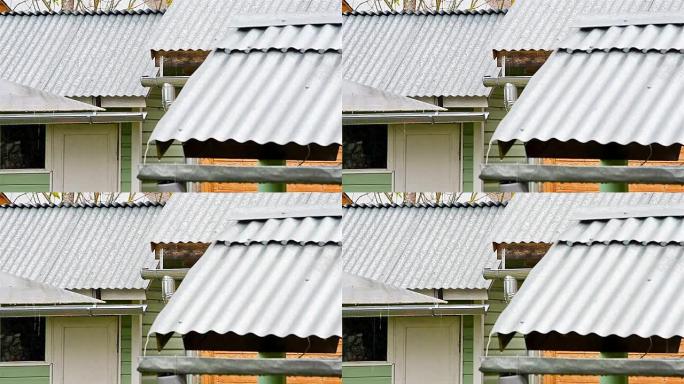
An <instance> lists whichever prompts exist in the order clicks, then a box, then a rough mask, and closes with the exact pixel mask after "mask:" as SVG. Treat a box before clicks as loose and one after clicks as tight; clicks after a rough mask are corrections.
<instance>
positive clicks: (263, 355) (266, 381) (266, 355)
mask: <svg viewBox="0 0 684 384" xmlns="http://www.w3.org/2000/svg"><path fill="white" fill-rule="evenodd" d="M259 358H260V359H278V358H281V359H282V358H285V352H259ZM286 381H287V379H286V377H285V376H273V375H271V376H259V379H258V380H257V383H258V384H285V382H286Z"/></svg>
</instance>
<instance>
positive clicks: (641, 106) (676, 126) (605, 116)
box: [492, 18, 684, 157]
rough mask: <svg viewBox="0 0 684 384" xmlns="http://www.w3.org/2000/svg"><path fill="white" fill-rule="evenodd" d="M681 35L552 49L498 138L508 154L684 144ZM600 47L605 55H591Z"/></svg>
mask: <svg viewBox="0 0 684 384" xmlns="http://www.w3.org/2000/svg"><path fill="white" fill-rule="evenodd" d="M683 20H684V18H683ZM679 30H681V27H670V26H668V25H657V26H656V25H650V26H644V27H629V26H627V27H611V28H592V29H582V30H580V31H579V32H576V34H577V35H578V36H577V37H571V38H569V43H568V44H565V43H564V44H563V45H564V46H565V45H567V46H568V47H570V50H566V49H559V50H557V51H556V52H554V53H553V54H552V55H551V57H549V59H548V60H547V61H546V63H545V64H544V65H543V66H542V67H541V68H540V69H539V71H538V72H537V73H536V74H535V75H534V76H533V77H532V79H531V80H530V82H529V84H528V85H527V87H525V91H524V92H523V93H522V95H521V96H520V99H519V100H518V101H517V102H516V103H515V105H514V106H513V108H512V109H511V110H510V112H509V113H508V114H507V115H506V116H505V117H504V119H503V120H502V121H501V123H500V124H499V126H498V127H497V128H496V131H495V132H494V134H493V135H492V141H493V142H498V145H499V147H500V149H501V153H502V154H505V153H506V151H507V150H508V149H510V147H511V146H512V144H513V142H514V141H515V140H520V141H522V142H525V143H528V142H535V143H544V142H549V141H559V142H562V143H569V142H570V143H577V142H579V143H581V144H585V143H586V145H587V147H588V146H592V145H595V144H596V143H598V144H602V145H606V144H612V143H617V144H619V145H621V146H627V145H641V146H648V145H652V144H658V145H661V146H671V145H676V144H682V143H684V131H682V129H681V127H682V126H683V125H684V100H683V99H682V98H680V97H679V94H681V92H682V91H683V90H684V60H682V54H681V53H680V49H681V48H684V43H683V42H681V41H679V40H680V38H675V39H674V40H672V37H673V36H672V33H673V31H675V32H676V31H679ZM638 32H641V33H646V34H647V35H646V36H643V37H641V36H640V35H638ZM594 43H595V44H597V46H596V49H598V48H600V50H592V49H594V48H591V45H592V44H594ZM607 44H609V45H607ZM649 44H651V45H650V48H649ZM611 45H612V46H611ZM587 46H589V48H590V49H589V51H584V50H580V49H583V47H587ZM663 47H666V48H665V49H666V51H665V52H664V53H663V52H660V51H659V49H661V48H663ZM635 48H636V49H638V50H635ZM642 50H645V51H647V52H643V51H642ZM528 151H529V149H528ZM593 155H594V153H593V152H591V154H589V153H587V156H585V157H595V156H593Z"/></svg>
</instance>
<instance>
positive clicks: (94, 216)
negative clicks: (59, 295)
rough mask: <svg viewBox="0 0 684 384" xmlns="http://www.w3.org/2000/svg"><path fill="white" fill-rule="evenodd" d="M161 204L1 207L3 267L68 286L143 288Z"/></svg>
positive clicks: (0, 255)
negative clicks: (142, 274) (142, 271)
mask: <svg viewBox="0 0 684 384" xmlns="http://www.w3.org/2000/svg"><path fill="white" fill-rule="evenodd" d="M162 207H163V206H162V205H159V204H150V203H148V204H111V205H108V204H100V205H78V206H51V205H41V206H28V205H9V206H2V207H0V222H2V223H3V230H2V231H0V244H2V252H0V270H1V271H4V272H7V273H11V274H14V275H17V276H20V277H24V278H27V279H31V280H36V281H39V282H41V283H45V284H50V285H53V286H56V287H59V288H67V289H139V288H145V287H146V286H147V282H145V281H144V280H143V279H142V278H141V277H140V269H141V268H153V267H154V266H155V265H156V261H155V259H154V254H153V253H152V252H151V250H150V247H149V239H148V231H149V229H150V226H151V225H152V224H153V222H154V220H155V219H156V217H157V216H158V214H159V212H160V211H161V210H162Z"/></svg>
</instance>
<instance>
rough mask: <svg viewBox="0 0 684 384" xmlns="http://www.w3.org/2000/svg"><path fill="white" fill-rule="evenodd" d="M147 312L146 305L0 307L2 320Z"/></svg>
mask: <svg viewBox="0 0 684 384" xmlns="http://www.w3.org/2000/svg"><path fill="white" fill-rule="evenodd" d="M146 310H147V305H144V304H92V305H31V306H28V305H27V306H11V307H0V318H9V317H39V316H115V315H139V314H141V313H145V311H146Z"/></svg>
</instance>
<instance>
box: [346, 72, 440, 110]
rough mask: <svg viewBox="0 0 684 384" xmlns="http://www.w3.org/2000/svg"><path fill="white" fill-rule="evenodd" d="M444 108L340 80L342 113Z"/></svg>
mask: <svg viewBox="0 0 684 384" xmlns="http://www.w3.org/2000/svg"><path fill="white" fill-rule="evenodd" d="M446 110H447V109H446V108H442V107H440V106H437V105H434V104H429V103H425V102H423V101H419V100H416V99H412V98H410V97H406V96H401V95H397V94H395V93H391V92H387V91H383V90H381V89H378V88H374V87H369V86H367V85H363V84H359V83H357V82H355V81H350V80H343V82H342V113H343V114H344V113H359V112H418V111H446Z"/></svg>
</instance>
